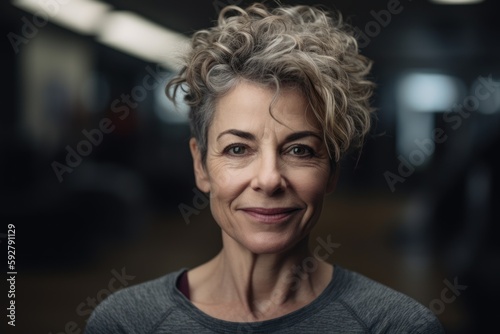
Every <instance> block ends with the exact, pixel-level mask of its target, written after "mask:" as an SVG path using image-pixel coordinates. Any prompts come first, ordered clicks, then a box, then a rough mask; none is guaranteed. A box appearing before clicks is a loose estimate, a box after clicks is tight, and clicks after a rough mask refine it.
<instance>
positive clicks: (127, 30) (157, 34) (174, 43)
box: [98, 11, 189, 70]
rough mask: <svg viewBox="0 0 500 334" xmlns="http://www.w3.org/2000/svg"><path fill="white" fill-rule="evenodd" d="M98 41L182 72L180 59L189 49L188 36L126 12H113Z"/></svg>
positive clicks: (104, 23)
mask: <svg viewBox="0 0 500 334" xmlns="http://www.w3.org/2000/svg"><path fill="white" fill-rule="evenodd" d="M98 40H99V41H100V42H101V43H104V44H106V45H108V46H111V47H114V48H117V49H119V50H121V51H123V52H126V53H129V54H132V55H134V56H136V57H139V58H142V59H145V60H147V61H150V62H154V63H158V64H161V65H164V66H165V67H167V68H169V69H171V70H178V69H179V66H180V63H179V60H180V58H181V57H182V56H183V55H184V54H185V52H186V51H187V50H188V49H189V38H188V37H186V36H184V35H182V34H180V33H176V32H174V31H172V30H169V29H166V28H164V27H162V26H160V25H158V24H155V23H153V22H151V21H148V20H146V19H145V18H143V17H141V16H139V15H137V14H135V13H132V12H126V11H120V12H112V13H110V14H109V15H108V16H107V17H106V21H105V22H103V25H102V26H101V29H100V31H99V34H98Z"/></svg>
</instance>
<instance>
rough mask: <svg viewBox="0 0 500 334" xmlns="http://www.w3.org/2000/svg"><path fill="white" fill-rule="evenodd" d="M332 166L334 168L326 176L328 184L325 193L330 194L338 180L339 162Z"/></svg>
mask: <svg viewBox="0 0 500 334" xmlns="http://www.w3.org/2000/svg"><path fill="white" fill-rule="evenodd" d="M332 167H333V166H332ZM334 168H335V170H334V171H332V172H331V173H330V177H329V178H328V184H327V186H326V193H327V194H330V193H332V192H333V191H334V190H335V188H336V187H337V181H338V180H339V176H340V164H339V163H335V166H334Z"/></svg>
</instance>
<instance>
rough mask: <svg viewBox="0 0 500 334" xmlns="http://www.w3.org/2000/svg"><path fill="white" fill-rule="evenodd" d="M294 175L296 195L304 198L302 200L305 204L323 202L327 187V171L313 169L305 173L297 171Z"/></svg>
mask: <svg viewBox="0 0 500 334" xmlns="http://www.w3.org/2000/svg"><path fill="white" fill-rule="evenodd" d="M294 174H295V175H294V176H293V179H294V180H296V182H295V188H296V190H297V192H298V194H299V195H302V196H303V197H304V200H306V201H307V202H316V201H318V200H321V201H322V200H323V197H324V196H325V194H326V190H327V185H328V177H329V174H328V171H326V170H323V169H320V170H318V169H313V170H308V171H307V172H306V171H297V172H296V173H294Z"/></svg>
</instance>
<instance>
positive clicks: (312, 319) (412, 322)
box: [85, 265, 444, 334]
mask: <svg viewBox="0 0 500 334" xmlns="http://www.w3.org/2000/svg"><path fill="white" fill-rule="evenodd" d="M185 270H187V269H182V270H179V271H176V272H173V273H170V274H168V275H165V276H163V277H161V278H158V279H155V280H152V281H149V282H145V283H141V284H138V285H135V286H131V287H129V288H126V289H123V290H120V291H117V292H115V293H114V294H112V295H111V296H109V297H108V298H106V299H105V300H104V301H103V302H102V303H100V304H99V305H98V306H97V307H96V309H95V310H94V312H93V313H92V315H91V316H90V318H89V320H88V323H87V327H86V329H85V334H97V333H99V334H104V333H131V334H132V333H133V334H146V333H148V334H153V333H155V334H160V333H176V334H177V333H189V334H198V333H283V334H284V333H315V334H317V333H339V334H340V333H342V334H348V333H398V334H401V333H421V334H423V333H444V331H443V328H442V327H441V324H440V323H439V321H438V320H437V318H436V316H435V315H434V314H433V313H432V312H431V311H430V310H429V309H428V308H426V307H424V306H423V305H421V304H420V303H418V302H417V301H415V300H414V299H412V298H410V297H408V296H406V295H404V294H402V293H400V292H397V291H395V290H393V289H391V288H389V287H387V286H384V285H382V284H380V283H377V282H375V281H373V280H371V279H369V278H367V277H365V276H362V275H360V274H358V273H355V272H352V271H349V270H347V269H344V268H342V267H340V266H338V265H336V266H335V270H334V275H333V278H332V280H331V282H330V283H329V285H328V286H327V287H326V289H325V290H324V291H323V292H322V293H321V294H320V295H319V296H318V298H316V299H315V300H314V301H312V302H311V303H310V304H308V305H306V306H304V307H302V308H301V309H299V310H296V311H294V312H291V313H289V314H286V315H284V316H281V317H278V318H275V319H271V320H266V321H262V322H246V323H244V322H243V323H240V322H230V321H224V320H220V319H216V318H213V317H211V316H209V315H207V314H205V313H203V312H202V311H200V310H199V309H198V308H196V307H195V306H194V305H193V304H192V303H191V302H190V301H189V300H188V299H187V298H186V297H185V296H184V295H183V294H182V293H181V292H180V291H179V290H178V289H177V287H176V282H177V279H178V277H179V276H180V275H181V274H182V273H183V272H184V271H185Z"/></svg>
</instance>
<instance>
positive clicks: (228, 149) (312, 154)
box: [223, 143, 316, 159]
mask: <svg viewBox="0 0 500 334" xmlns="http://www.w3.org/2000/svg"><path fill="white" fill-rule="evenodd" d="M234 148H242V149H243V150H245V151H244V152H243V153H240V154H237V153H234V152H231V150H233V149H234ZM296 148H299V149H304V150H305V153H304V154H302V155H301V154H293V153H292V151H293V150H294V149H296ZM248 150H249V147H248V146H247V145H245V144H241V143H234V144H231V145H229V146H227V147H226V148H224V150H223V153H224V154H227V155H230V156H234V157H237V156H244V155H246V154H247V153H248ZM284 153H285V154H290V155H291V156H293V157H297V158H300V159H308V158H312V157H315V156H316V153H315V152H314V150H313V149H312V148H311V147H309V146H307V145H303V144H295V145H292V146H290V147H289V148H287V149H286V150H284Z"/></svg>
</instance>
